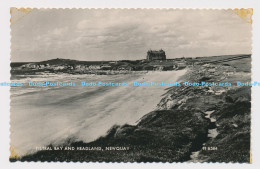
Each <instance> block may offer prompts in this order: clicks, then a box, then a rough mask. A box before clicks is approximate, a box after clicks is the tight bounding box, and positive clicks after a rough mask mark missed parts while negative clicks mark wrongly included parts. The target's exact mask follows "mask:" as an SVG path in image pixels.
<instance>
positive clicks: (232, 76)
mask: <svg viewBox="0 0 260 169" xmlns="http://www.w3.org/2000/svg"><path fill="white" fill-rule="evenodd" d="M245 63H250V60H246V61H244V62H240V64H241V65H245ZM249 68H250V67H248V68H246V67H245V66H241V67H239V64H238V63H235V66H234V65H232V64H230V65H212V64H208V65H204V66H197V67H196V66H194V67H193V68H192V69H191V70H190V71H188V72H187V73H186V75H185V76H184V77H182V79H183V81H190V82H217V81H218V82H219V81H221V82H226V81H228V82H230V83H235V82H237V81H250V80H251V77H250V76H251V74H250V70H249ZM213 70H214V71H213ZM250 101H251V88H250V87H237V86H235V85H234V86H227V87H212V86H196V87H193V86H183V85H182V86H180V87H171V88H168V89H167V91H166V93H165V94H164V97H163V99H162V100H161V102H160V103H159V104H158V110H156V111H153V112H150V113H148V114H147V115H145V116H144V117H142V118H141V119H140V121H139V122H138V124H137V125H134V126H132V125H127V124H126V125H123V126H114V127H112V128H111V129H110V130H109V131H108V133H107V135H106V136H104V137H100V138H99V139H97V140H96V141H93V142H91V143H83V142H75V141H68V143H67V144H66V145H62V146H67V145H69V146H72V147H75V148H76V147H102V148H103V149H104V151H64V150H58V151H57V150H56V151H39V152H37V153H35V154H32V155H27V156H24V157H22V158H21V159H11V161H16V160H21V161H38V160H41V161H107V162H184V161H194V162H198V161H200V162H250V108H251V102H250ZM209 117H210V118H209ZM50 146H51V145H50ZM106 147H127V150H121V151H116V150H115V151H106V150H105V149H106ZM194 154H195V155H194ZM193 155H194V156H195V157H194V156H193Z"/></svg>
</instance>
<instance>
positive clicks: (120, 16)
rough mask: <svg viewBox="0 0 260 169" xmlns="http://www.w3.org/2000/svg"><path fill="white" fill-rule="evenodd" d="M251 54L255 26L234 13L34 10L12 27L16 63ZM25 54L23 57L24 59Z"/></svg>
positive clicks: (210, 11)
mask: <svg viewBox="0 0 260 169" xmlns="http://www.w3.org/2000/svg"><path fill="white" fill-rule="evenodd" d="M161 48H163V49H164V50H166V53H167V57H169V58H174V57H182V56H189V57H196V56H205V55H223V54H237V53H250V51H251V25H250V24H248V23H246V22H245V21H244V20H243V19H241V18H239V17H238V16H237V15H236V14H234V13H233V12H232V11H231V10H173V9H172V10H153V9H150V10H141V9H139V10H135V9H130V10H119V9H118V10H115V9H114V10H112V9H111V10H101V9H100V10H88V9H86V10H54V9H53V10H51V9H50V10H33V11H32V12H31V13H30V15H27V16H25V17H24V18H23V19H22V20H20V21H19V23H16V24H14V25H12V60H14V61H39V60H45V59H51V58H57V57H63V58H73V59H79V60H114V59H143V58H145V54H146V51H147V50H148V49H161ZM21 54H22V56H21Z"/></svg>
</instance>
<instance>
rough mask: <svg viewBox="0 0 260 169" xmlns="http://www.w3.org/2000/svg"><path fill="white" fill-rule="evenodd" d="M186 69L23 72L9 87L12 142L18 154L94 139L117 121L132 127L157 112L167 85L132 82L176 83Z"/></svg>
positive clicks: (13, 78)
mask: <svg viewBox="0 0 260 169" xmlns="http://www.w3.org/2000/svg"><path fill="white" fill-rule="evenodd" d="M184 73H185V70H179V71H162V72H159V71H158V72H157V71H153V72H146V73H131V74H118V75H71V74H59V75H58V74H53V75H20V76H12V79H11V81H12V82H21V83H23V84H24V85H23V86H22V87H21V86H20V87H11V89H10V93H11V96H10V97H11V103H10V105H11V108H10V111H11V120H10V124H11V127H10V130H11V135H10V137H11V143H10V144H11V146H12V148H13V149H14V151H15V152H16V153H17V154H18V155H20V156H23V155H27V154H31V153H34V152H35V151H36V147H44V146H48V145H50V144H51V145H54V146H55V145H62V144H64V143H65V142H66V141H68V140H69V139H70V140H73V141H83V142H85V143H87V142H91V141H94V140H95V139H97V138H99V137H100V136H104V135H106V133H107V131H108V130H109V129H110V128H111V127H112V126H114V125H123V124H130V125H134V124H136V123H137V122H138V120H139V119H140V118H141V117H142V116H144V115H145V114H147V113H149V112H151V111H153V110H156V108H157V104H158V103H159V102H160V100H161V99H162V97H163V96H162V95H163V94H164V93H165V92H166V91H165V90H166V89H167V88H168V87H167V86H134V85H133V83H134V82H140V83H141V82H164V83H173V82H177V81H178V79H179V77H180V76H182V75H184ZM46 81H49V82H62V83H66V82H75V84H76V85H75V86H47V87H46V86H44V87H43V86H29V85H28V83H29V82H46ZM100 81H101V82H114V83H120V82H125V83H128V86H81V85H80V84H81V82H100Z"/></svg>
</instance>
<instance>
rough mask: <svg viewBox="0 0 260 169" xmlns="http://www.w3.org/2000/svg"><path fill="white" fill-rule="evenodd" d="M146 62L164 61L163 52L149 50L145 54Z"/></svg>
mask: <svg viewBox="0 0 260 169" xmlns="http://www.w3.org/2000/svg"><path fill="white" fill-rule="evenodd" d="M146 59H147V60H149V61H151V60H166V55H165V52H164V50H162V49H161V50H159V51H156V50H149V51H148V52H147V58H146Z"/></svg>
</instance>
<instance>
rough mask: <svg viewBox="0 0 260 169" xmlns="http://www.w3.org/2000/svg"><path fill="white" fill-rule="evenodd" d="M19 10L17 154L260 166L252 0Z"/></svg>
mask: <svg viewBox="0 0 260 169" xmlns="http://www.w3.org/2000/svg"><path fill="white" fill-rule="evenodd" d="M10 15H11V19H10V29H11V31H10V34H11V40H10V42H11V47H10V48H11V53H10V76H11V79H10V82H4V81H3V82H2V81H1V86H10V157H9V161H10V162H12V163H17V162H36V161H41V162H149V163H151V162H170V163H173V162H185V163H201V162H204V163H205V162H218V163H222V162H224V163H246V164H248V163H252V153H251V152H252V151H251V88H252V86H260V81H259V82H257V81H254V82H252V77H251V76H252V73H251V72H252V70H251V69H252V66H251V65H252V59H251V56H252V23H253V21H252V15H253V9H252V8H232V9H203V8H202V9H178V8H175V9H173V8H169V9H149V8H147V9H140V8H136V9H131V8H129V9H123V8H122V9H107V8H103V9H101V8H97V9H90V8H89V9H88V8H81V9H76V8H71V9H68V8H67V9H65V8H64V9H61V8H60V9H57V8H18V7H17V8H16V7H12V8H10Z"/></svg>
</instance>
